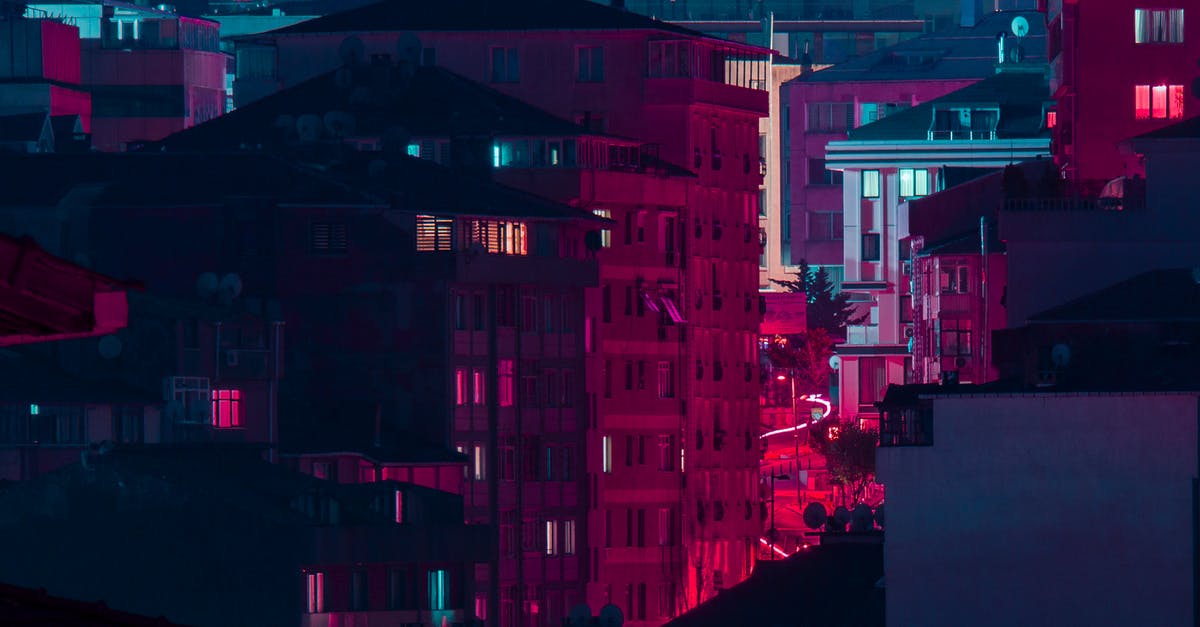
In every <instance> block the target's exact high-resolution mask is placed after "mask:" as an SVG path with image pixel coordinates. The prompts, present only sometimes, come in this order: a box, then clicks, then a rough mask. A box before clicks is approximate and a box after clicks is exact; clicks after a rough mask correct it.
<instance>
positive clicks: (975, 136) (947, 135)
mask: <svg viewBox="0 0 1200 627" xmlns="http://www.w3.org/2000/svg"><path fill="white" fill-rule="evenodd" d="M994 139H996V131H970V130H967V131H929V140H930V141H933V140H951V141H989V140H994Z"/></svg>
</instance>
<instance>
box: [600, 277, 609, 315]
mask: <svg viewBox="0 0 1200 627" xmlns="http://www.w3.org/2000/svg"><path fill="white" fill-rule="evenodd" d="M600 309H601V311H602V317H601V320H602V321H604V322H612V286H611V285H605V286H604V287H603V288H601V289H600Z"/></svg>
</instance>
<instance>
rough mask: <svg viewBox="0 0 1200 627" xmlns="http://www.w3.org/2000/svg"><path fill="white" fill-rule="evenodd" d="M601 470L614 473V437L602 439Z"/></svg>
mask: <svg viewBox="0 0 1200 627" xmlns="http://www.w3.org/2000/svg"><path fill="white" fill-rule="evenodd" d="M600 446H601V451H600V460H601V469H602V470H603V471H604V472H612V436H611V435H606V436H604V437H603V438H602V439H601V443H600Z"/></svg>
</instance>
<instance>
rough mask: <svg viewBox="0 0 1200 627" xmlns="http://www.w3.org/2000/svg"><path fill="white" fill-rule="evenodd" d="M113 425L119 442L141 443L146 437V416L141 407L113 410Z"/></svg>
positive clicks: (116, 408)
mask: <svg viewBox="0 0 1200 627" xmlns="http://www.w3.org/2000/svg"><path fill="white" fill-rule="evenodd" d="M113 411H114V416H113V425H114V426H115V427H116V433H115V436H116V440H117V441H118V442H126V443H139V442H141V441H142V440H143V439H144V437H145V429H144V427H145V422H146V421H145V416H144V413H143V410H142V408H141V407H115V408H113Z"/></svg>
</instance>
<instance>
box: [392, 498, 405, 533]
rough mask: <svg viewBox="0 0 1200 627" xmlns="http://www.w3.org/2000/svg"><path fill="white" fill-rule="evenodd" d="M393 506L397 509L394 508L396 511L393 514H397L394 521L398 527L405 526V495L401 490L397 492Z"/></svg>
mask: <svg viewBox="0 0 1200 627" xmlns="http://www.w3.org/2000/svg"><path fill="white" fill-rule="evenodd" d="M393 505H395V507H394V508H393V509H394V512H393V513H394V514H395V516H394V517H393V519H392V520H393V521H394V522H395V523H396V524H397V525H402V524H404V493H403V492H401V491H400V490H396V493H395V499H394V503H393Z"/></svg>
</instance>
